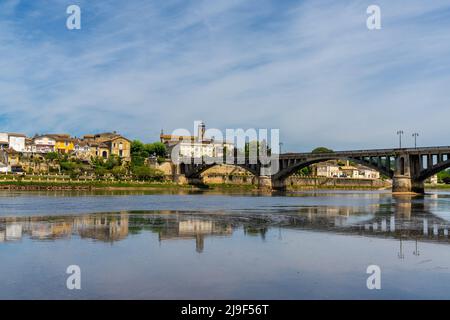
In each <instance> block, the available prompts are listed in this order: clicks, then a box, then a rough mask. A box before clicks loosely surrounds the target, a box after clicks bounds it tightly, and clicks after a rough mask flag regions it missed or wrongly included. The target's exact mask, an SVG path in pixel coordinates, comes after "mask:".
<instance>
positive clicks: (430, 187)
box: [425, 183, 450, 189]
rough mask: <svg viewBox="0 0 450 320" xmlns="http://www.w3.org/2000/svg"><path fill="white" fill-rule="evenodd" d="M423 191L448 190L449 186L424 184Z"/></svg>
mask: <svg viewBox="0 0 450 320" xmlns="http://www.w3.org/2000/svg"><path fill="white" fill-rule="evenodd" d="M425 189H450V184H445V183H438V184H428V183H427V184H425Z"/></svg>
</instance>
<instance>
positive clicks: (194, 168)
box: [180, 163, 259, 179]
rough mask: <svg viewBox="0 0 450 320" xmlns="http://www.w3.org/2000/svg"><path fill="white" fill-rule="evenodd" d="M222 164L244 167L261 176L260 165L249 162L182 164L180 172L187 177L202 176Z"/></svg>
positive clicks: (256, 175)
mask: <svg viewBox="0 0 450 320" xmlns="http://www.w3.org/2000/svg"><path fill="white" fill-rule="evenodd" d="M220 165H229V166H233V167H237V168H242V169H244V170H246V171H247V172H249V173H251V174H252V175H254V176H255V177H258V176H259V166H258V165H249V164H235V163H234V164H233V163H209V164H206V163H202V164H184V163H181V164H180V173H181V174H184V175H185V176H186V178H189V179H191V178H200V176H201V174H202V173H203V172H205V171H206V170H208V169H211V168H213V167H215V166H220Z"/></svg>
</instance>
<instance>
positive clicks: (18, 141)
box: [0, 132, 26, 152]
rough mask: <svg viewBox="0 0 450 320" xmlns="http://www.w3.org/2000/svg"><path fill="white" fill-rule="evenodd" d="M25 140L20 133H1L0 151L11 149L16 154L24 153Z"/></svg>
mask: <svg viewBox="0 0 450 320" xmlns="http://www.w3.org/2000/svg"><path fill="white" fill-rule="evenodd" d="M25 138H26V136H25V135H24V134H22V133H11V132H1V133H0V149H7V148H10V149H13V150H15V151H17V152H25Z"/></svg>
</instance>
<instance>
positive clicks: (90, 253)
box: [0, 190, 450, 299]
mask: <svg viewBox="0 0 450 320" xmlns="http://www.w3.org/2000/svg"><path fill="white" fill-rule="evenodd" d="M449 224H450V193H449V192H445V191H439V190H437V191H435V190H433V191H430V192H428V193H427V194H426V195H424V196H418V197H411V196H393V195H392V194H391V193H389V192H384V191H305V192H296V193H289V194H273V195H267V194H255V193H248V194H235V193H232V192H230V193H217V192H216V193H215V192H189V193H188V192H170V191H165V192H149V191H148V192H143V191H140V192H135V191H134V192H133V191H129V192H126V191H122V192H88V191H79V192H53V191H52V192H50V191H49V192H8V191H2V192H0V299H416V298H423V299H448V298H450V290H449V289H450V245H449V244H450V243H449V237H448V229H449ZM72 265H75V266H78V267H79V270H80V278H79V280H80V285H81V289H79V290H78V289H74V290H69V289H68V287H67V279H68V277H69V276H70V274H68V273H66V271H67V268H68V266H72ZM369 266H378V267H379V270H380V274H379V277H380V288H379V289H372V290H369V288H368V286H367V279H368V278H369V277H370V276H371V274H370V273H367V268H368V267H369Z"/></svg>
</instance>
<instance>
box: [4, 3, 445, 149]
mask: <svg viewBox="0 0 450 320" xmlns="http://www.w3.org/2000/svg"><path fill="white" fill-rule="evenodd" d="M69 4H72V2H71V1H57V0H46V1H39V2H32V3H31V4H30V2H29V1H19V0H6V1H3V2H2V4H1V5H0V12H1V13H0V48H1V50H0V117H3V121H0V131H1V130H11V131H25V132H26V133H28V134H34V133H36V132H44V131H58V132H59V131H67V132H69V133H72V134H82V133H85V132H86V133H87V132H95V131H99V130H113V129H114V130H118V131H120V132H122V133H124V134H126V135H129V136H130V137H136V138H141V139H144V140H147V141H149V140H154V139H156V138H157V134H158V133H159V130H160V129H161V128H165V129H166V131H170V130H172V129H175V128H178V127H187V128H190V127H191V126H192V122H193V120H196V119H203V120H205V121H206V122H207V125H209V126H213V127H218V128H227V127H228V128H229V127H244V128H245V127H269V128H271V127H272V128H280V129H281V135H282V137H281V138H282V141H283V142H284V145H285V147H284V148H285V149H289V150H293V151H294V150H298V151H300V150H308V149H311V148H312V147H314V146H316V145H326V146H330V147H332V148H335V149H346V148H369V147H388V146H391V145H393V144H394V143H395V141H396V140H395V135H394V133H395V131H396V130H397V129H398V128H401V129H403V130H404V131H405V132H411V133H412V131H413V130H417V131H419V132H420V133H421V140H420V142H421V143H422V144H433V145H436V144H448V142H447V141H446V136H448V135H449V133H450V129H448V125H447V123H446V119H447V118H449V116H450V109H449V108H448V106H449V105H450V95H449V93H448V85H449V83H450V81H449V80H450V31H449V30H450V19H449V17H450V5H449V4H448V1H440V0H433V1H427V2H423V1H420V0H411V1H396V2H395V3H392V1H378V2H377V4H378V5H380V7H381V10H382V29H381V30H379V31H369V30H367V28H366V26H365V21H366V17H367V15H366V13H365V10H366V8H367V6H368V5H369V4H372V2H371V1H356V0H355V1H345V2H343V1H339V2H338V1H282V2H280V1H274V0H273V1H269V0H262V1H261V0H259V1H256V0H217V1H200V0H198V1H181V0H168V1H144V0H134V1H118V0H116V1H108V2H105V1H102V2H94V1H86V0H82V1H77V4H79V5H80V6H81V9H82V29H81V30H79V31H69V30H67V29H66V28H65V19H66V17H67V15H66V14H65V9H66V7H67V6H68V5H69Z"/></svg>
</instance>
